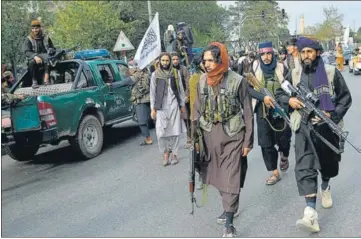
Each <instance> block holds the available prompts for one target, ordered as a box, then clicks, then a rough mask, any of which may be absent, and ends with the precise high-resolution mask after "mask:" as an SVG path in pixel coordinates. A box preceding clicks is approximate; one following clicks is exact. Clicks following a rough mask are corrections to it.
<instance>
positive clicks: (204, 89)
mask: <svg viewBox="0 0 361 239" xmlns="http://www.w3.org/2000/svg"><path fill="white" fill-rule="evenodd" d="M202 58H203V65H204V67H205V70H206V73H205V74H202V76H201V78H200V80H199V83H198V88H197V95H196V99H195V105H194V112H193V113H194V114H193V113H192V114H193V119H192V127H193V128H194V127H196V128H198V127H199V128H200V129H201V130H200V131H201V132H202V136H199V135H198V137H201V138H202V140H203V141H202V142H204V149H203V150H204V154H205V156H204V161H205V163H207V166H206V170H205V174H204V175H203V176H204V177H205V180H204V181H205V184H210V185H213V186H214V187H215V188H216V189H218V191H219V192H220V194H221V196H222V204H223V209H224V212H223V213H222V215H221V216H220V217H219V218H218V219H220V220H224V221H225V224H226V225H225V227H226V230H225V233H224V235H223V237H234V236H235V235H236V230H235V228H234V226H233V217H234V215H235V213H236V212H237V210H238V205H239V194H240V190H241V188H242V187H243V183H244V180H245V175H246V170H247V155H248V153H249V152H250V151H251V149H252V147H253V113H252V105H251V97H250V96H249V94H248V82H247V80H245V79H243V77H241V76H240V75H238V74H237V73H235V72H233V71H231V70H229V56H228V53H227V49H226V47H225V46H224V45H223V44H221V43H218V42H214V43H211V44H210V46H208V47H207V48H206V49H205V50H204V52H203V54H202ZM192 132H196V131H195V130H192ZM193 137H194V138H196V135H193ZM202 171H203V170H202ZM217 222H218V220H217Z"/></svg>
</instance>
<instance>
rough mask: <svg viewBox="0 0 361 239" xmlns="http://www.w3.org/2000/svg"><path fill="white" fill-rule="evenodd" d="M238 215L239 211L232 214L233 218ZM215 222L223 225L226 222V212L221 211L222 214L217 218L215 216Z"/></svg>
mask: <svg viewBox="0 0 361 239" xmlns="http://www.w3.org/2000/svg"><path fill="white" fill-rule="evenodd" d="M238 216H239V213H238V212H236V213H235V214H234V215H233V218H236V217H238ZM217 223H218V224H221V225H224V224H226V212H223V213H222V215H220V216H219V217H218V218H217Z"/></svg>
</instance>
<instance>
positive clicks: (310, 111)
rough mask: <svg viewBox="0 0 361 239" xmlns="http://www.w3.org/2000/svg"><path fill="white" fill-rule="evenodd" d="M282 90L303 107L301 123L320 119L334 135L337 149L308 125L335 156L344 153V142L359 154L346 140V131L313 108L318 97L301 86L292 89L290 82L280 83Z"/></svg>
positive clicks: (360, 151) (359, 150) (359, 151)
mask: <svg viewBox="0 0 361 239" xmlns="http://www.w3.org/2000/svg"><path fill="white" fill-rule="evenodd" d="M282 89H283V90H284V91H286V92H287V93H288V94H289V95H290V96H292V97H297V98H298V99H299V100H301V101H302V102H303V103H304V105H305V107H304V108H303V109H302V111H303V114H304V115H303V117H302V119H303V122H304V123H306V124H307V122H308V121H309V120H310V119H311V118H312V117H313V116H316V117H318V118H320V119H321V121H322V123H326V124H327V125H328V126H329V127H330V129H331V130H332V132H333V133H335V134H336V135H337V136H338V137H339V139H340V142H339V149H337V148H336V147H335V146H334V145H333V144H331V143H330V142H329V141H328V140H327V139H325V138H324V137H323V136H322V135H320V134H319V133H318V132H317V131H316V130H314V128H313V126H312V124H308V126H309V127H310V130H311V131H313V132H314V133H315V135H316V136H317V137H318V138H319V139H320V140H321V141H322V142H324V143H325V144H326V145H327V146H328V147H329V148H330V149H332V151H334V152H335V153H337V154H341V153H343V152H344V144H345V141H346V142H347V143H349V144H350V145H351V146H352V147H353V148H354V149H355V150H356V151H357V152H358V153H361V149H360V148H357V147H356V146H355V145H353V144H352V143H351V142H350V141H349V140H348V139H347V136H348V134H349V132H348V131H343V130H342V128H341V127H340V126H338V125H337V124H336V123H335V122H333V120H332V119H330V118H329V117H328V116H327V115H326V113H325V112H323V111H322V110H320V109H319V108H317V107H316V106H315V104H317V103H318V101H319V99H318V97H317V96H316V95H315V94H314V93H312V92H311V91H309V90H308V89H306V88H305V87H303V86H302V85H300V84H299V85H298V87H294V86H293V85H292V84H291V83H290V82H288V81H284V82H283V83H282Z"/></svg>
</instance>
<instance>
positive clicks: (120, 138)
mask: <svg viewBox="0 0 361 239" xmlns="http://www.w3.org/2000/svg"><path fill="white" fill-rule="evenodd" d="M139 133H140V130H139V127H138V126H127V127H112V128H107V129H104V143H103V151H102V153H103V152H104V151H107V150H109V149H112V148H113V147H116V146H118V145H119V144H121V143H123V142H124V141H125V140H127V139H130V138H134V137H136V136H137V135H138V134H139ZM100 155H101V154H100ZM98 157H99V156H98ZM83 161H84V160H83V159H81V158H80V157H79V156H77V155H76V154H75V153H74V151H73V150H72V148H71V146H70V145H67V146H65V147H61V148H56V149H54V150H49V151H46V152H44V153H40V154H37V155H36V156H35V157H34V159H33V160H31V161H28V162H26V164H29V165H34V164H52V165H53V166H52V167H57V166H60V165H63V164H73V163H81V162H83Z"/></svg>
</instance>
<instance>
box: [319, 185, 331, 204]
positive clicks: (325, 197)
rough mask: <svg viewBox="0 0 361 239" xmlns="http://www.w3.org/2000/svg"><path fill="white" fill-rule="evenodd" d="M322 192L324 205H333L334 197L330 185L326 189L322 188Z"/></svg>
mask: <svg viewBox="0 0 361 239" xmlns="http://www.w3.org/2000/svg"><path fill="white" fill-rule="evenodd" d="M320 194H321V204H322V207H323V208H325V209H327V208H331V207H332V197H331V188H330V185H328V187H327V189H326V190H322V189H321V188H320Z"/></svg>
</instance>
